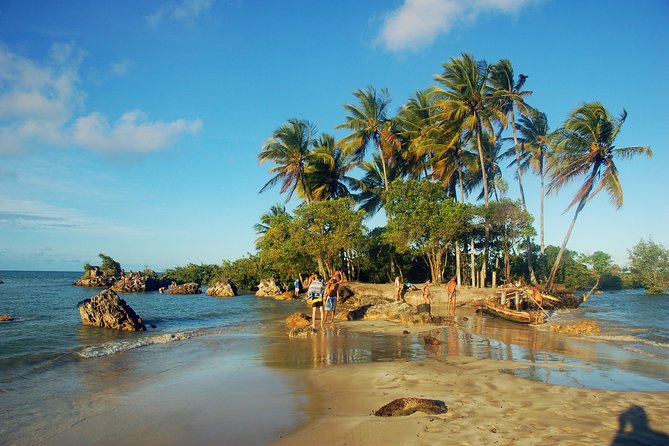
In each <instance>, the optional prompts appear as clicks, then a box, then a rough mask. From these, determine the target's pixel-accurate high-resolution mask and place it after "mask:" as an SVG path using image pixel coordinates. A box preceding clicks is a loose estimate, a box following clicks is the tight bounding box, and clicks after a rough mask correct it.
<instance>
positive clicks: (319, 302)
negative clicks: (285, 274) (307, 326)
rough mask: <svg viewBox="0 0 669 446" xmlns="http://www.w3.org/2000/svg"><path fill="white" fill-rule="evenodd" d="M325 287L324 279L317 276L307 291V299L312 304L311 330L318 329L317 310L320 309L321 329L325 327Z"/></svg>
mask: <svg viewBox="0 0 669 446" xmlns="http://www.w3.org/2000/svg"><path fill="white" fill-rule="evenodd" d="M324 291H325V287H324V286H323V278H322V277H321V275H320V274H315V277H314V279H313V280H312V281H311V283H310V284H309V290H308V291H307V297H308V299H309V301H310V302H311V328H313V329H314V330H315V329H316V309H317V308H320V312H321V328H322V327H323V323H324V322H323V319H324V318H325V314H324V313H323V292H324Z"/></svg>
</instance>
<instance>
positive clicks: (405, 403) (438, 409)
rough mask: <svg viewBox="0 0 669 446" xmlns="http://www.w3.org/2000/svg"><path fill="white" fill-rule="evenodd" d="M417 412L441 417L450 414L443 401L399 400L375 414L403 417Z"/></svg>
mask: <svg viewBox="0 0 669 446" xmlns="http://www.w3.org/2000/svg"><path fill="white" fill-rule="evenodd" d="M417 411H420V412H425V413H427V414H431V415H439V414H443V413H446V412H448V407H446V404H445V403H444V402H443V401H439V400H429V399H426V398H398V399H396V400H394V401H391V402H390V403H388V404H386V405H385V406H383V407H382V408H380V409H379V410H377V411H376V412H374V415H376V416H377V417H401V416H405V415H411V414H412V413H414V412H417Z"/></svg>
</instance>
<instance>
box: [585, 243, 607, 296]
mask: <svg viewBox="0 0 669 446" xmlns="http://www.w3.org/2000/svg"><path fill="white" fill-rule="evenodd" d="M579 261H580V262H581V263H584V264H586V265H587V266H589V267H590V269H591V272H592V276H593V278H594V279H595V284H594V285H593V286H592V288H591V289H590V291H588V294H586V296H585V298H586V299H587V298H588V297H590V295H591V294H592V293H593V292H594V291H595V290H596V289H597V288H598V287H599V284H600V282H601V281H602V277H603V276H604V275H605V274H609V273H610V272H611V270H612V268H613V260H612V259H611V256H610V255H608V254H607V253H605V252H603V251H595V252H594V253H592V254H591V255H582V256H580V257H579Z"/></svg>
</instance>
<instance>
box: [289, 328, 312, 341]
mask: <svg viewBox="0 0 669 446" xmlns="http://www.w3.org/2000/svg"><path fill="white" fill-rule="evenodd" d="M316 333H318V331H317V330H314V329H313V328H312V327H311V325H307V326H306V327H295V328H292V329H291V330H290V333H288V336H289V337H291V338H301V337H306V336H309V335H313V334H316Z"/></svg>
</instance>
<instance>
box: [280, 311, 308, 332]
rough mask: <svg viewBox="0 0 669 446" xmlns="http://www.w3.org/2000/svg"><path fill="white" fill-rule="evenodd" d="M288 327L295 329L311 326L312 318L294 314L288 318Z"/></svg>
mask: <svg viewBox="0 0 669 446" xmlns="http://www.w3.org/2000/svg"><path fill="white" fill-rule="evenodd" d="M286 325H287V326H289V327H294V328H302V327H306V326H308V325H311V316H309V315H308V314H306V313H294V314H292V315H290V316H288V317H287V318H286Z"/></svg>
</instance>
